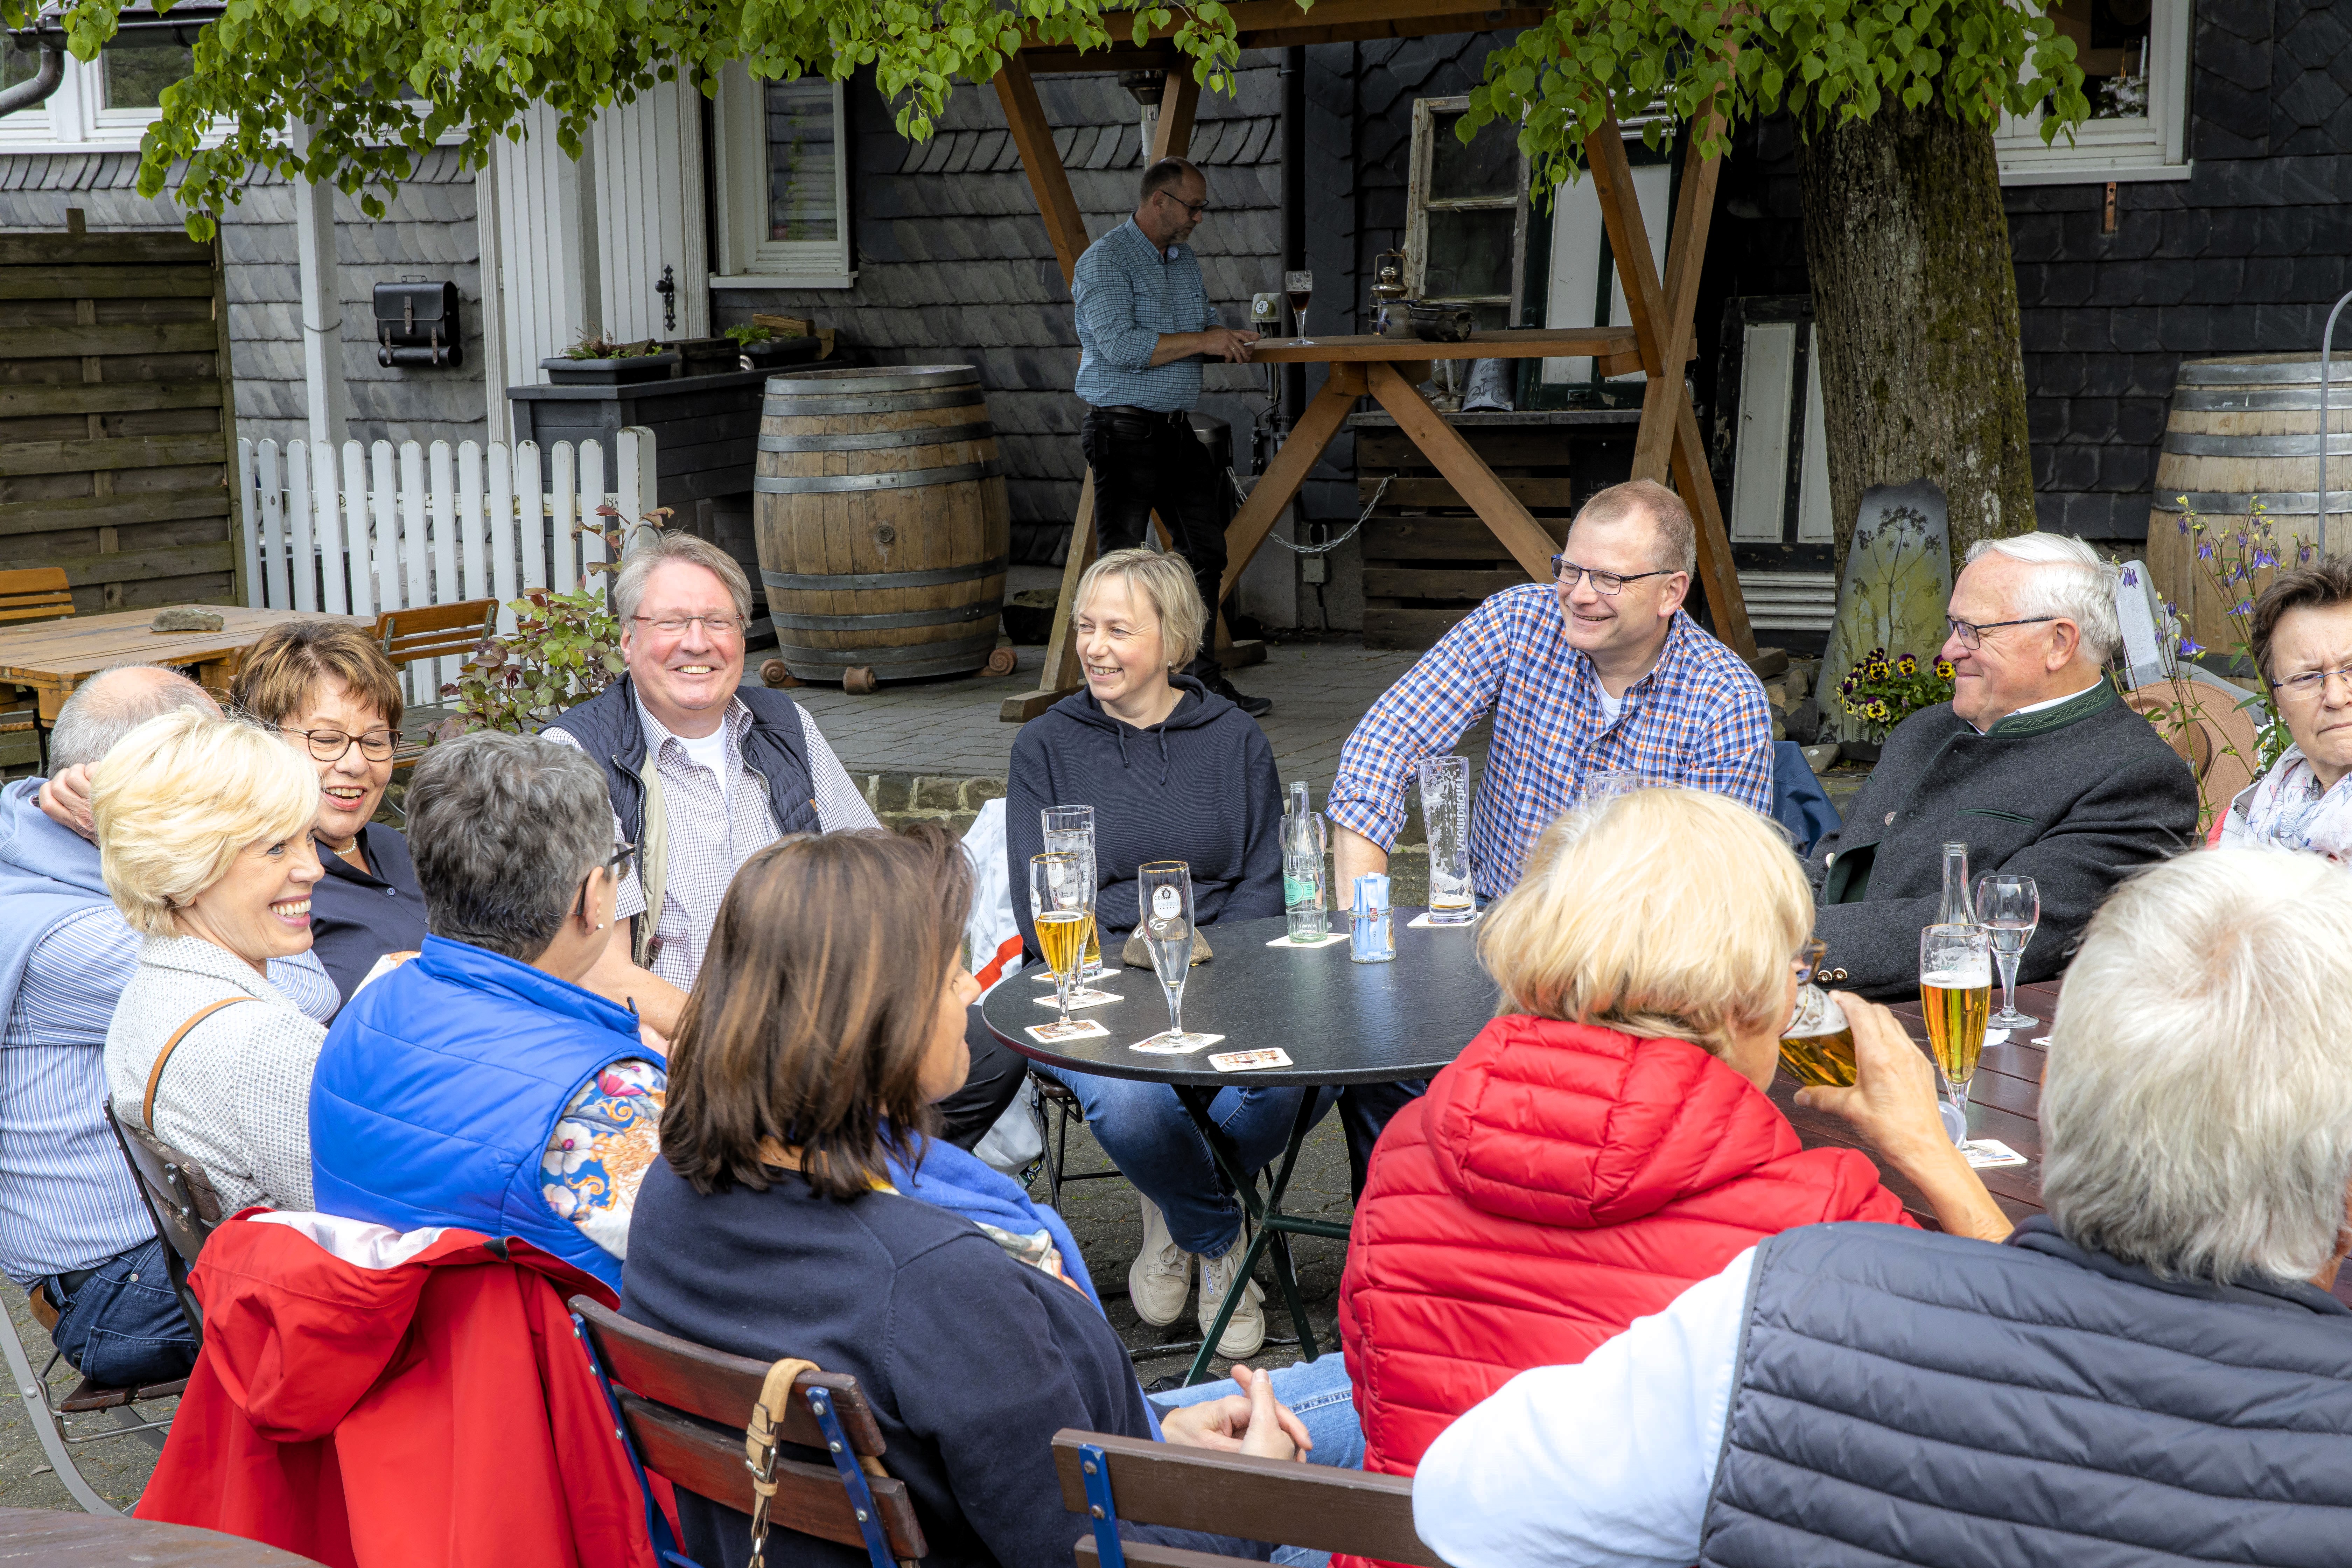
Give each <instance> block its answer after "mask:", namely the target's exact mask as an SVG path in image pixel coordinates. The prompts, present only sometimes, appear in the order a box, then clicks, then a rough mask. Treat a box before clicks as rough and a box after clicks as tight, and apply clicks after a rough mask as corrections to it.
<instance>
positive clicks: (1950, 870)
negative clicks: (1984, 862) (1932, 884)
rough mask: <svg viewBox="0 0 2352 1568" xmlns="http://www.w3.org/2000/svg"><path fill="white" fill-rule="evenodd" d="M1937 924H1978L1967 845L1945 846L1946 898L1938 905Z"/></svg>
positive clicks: (1953, 844)
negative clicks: (1972, 897) (1970, 896)
mask: <svg viewBox="0 0 2352 1568" xmlns="http://www.w3.org/2000/svg"><path fill="white" fill-rule="evenodd" d="M1936 923H1937V925H1952V926H1972V925H1974V924H1976V923H1977V911H1976V905H1975V903H1974V901H1973V900H1971V899H1970V898H1969V847H1968V846H1967V845H1965V844H1959V843H1952V844H1947V845H1945V846H1944V896H1943V899H1942V900H1940V901H1939V902H1938V903H1937V905H1936Z"/></svg>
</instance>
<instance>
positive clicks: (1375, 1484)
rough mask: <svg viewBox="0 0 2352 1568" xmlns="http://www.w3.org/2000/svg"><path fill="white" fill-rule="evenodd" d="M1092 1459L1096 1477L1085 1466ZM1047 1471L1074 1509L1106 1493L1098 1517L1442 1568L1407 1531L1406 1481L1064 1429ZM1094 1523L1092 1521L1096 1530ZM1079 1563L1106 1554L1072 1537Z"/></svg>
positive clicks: (1186, 1565) (1140, 1545) (1142, 1551)
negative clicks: (1091, 1491)
mask: <svg viewBox="0 0 2352 1568" xmlns="http://www.w3.org/2000/svg"><path fill="white" fill-rule="evenodd" d="M1097 1456H1099V1461H1098V1462H1099V1463H1100V1464H1101V1465H1102V1466H1103V1467H1104V1468H1103V1472H1102V1473H1101V1474H1100V1475H1099V1476H1089V1475H1088V1474H1087V1470H1086V1467H1087V1464H1088V1463H1089V1462H1090V1461H1095V1460H1096V1459H1097ZM1054 1468H1055V1470H1056V1471H1058V1472H1059V1473H1060V1476H1061V1478H1062V1500H1063V1502H1064V1503H1066V1505H1068V1506H1069V1508H1070V1509H1071V1510H1074V1511H1076V1513H1078V1514H1080V1515H1085V1514H1087V1512H1088V1511H1089V1510H1090V1509H1091V1508H1092V1507H1094V1506H1096V1500H1095V1499H1094V1498H1092V1497H1089V1495H1088V1483H1089V1482H1095V1483H1097V1486H1098V1487H1099V1489H1101V1490H1103V1491H1105V1492H1107V1493H1108V1506H1106V1507H1105V1508H1104V1523H1105V1524H1110V1525H1112V1526H1113V1530H1114V1535H1115V1533H1116V1526H1115V1521H1118V1520H1122V1519H1123V1520H1126V1521H1129V1523H1131V1524H1164V1525H1168V1526H1171V1527H1172V1528H1174V1529H1178V1530H1200V1531H1211V1532H1213V1533H1214V1534H1218V1535H1238V1536H1241V1537H1243V1538H1244V1540H1249V1541H1270V1542H1275V1543H1276V1544H1277V1545H1283V1546H1301V1547H1307V1548H1309V1549H1312V1550H1317V1551H1323V1552H1349V1553H1351V1554H1353V1555H1355V1556H1358V1557H1370V1558H1377V1559H1381V1560H1384V1561H1387V1562H1390V1563H1415V1564H1419V1565H1420V1568H1445V1562H1444V1559H1443V1558H1441V1557H1439V1556H1438V1555H1437V1553H1436V1552H1432V1551H1431V1550H1430V1549H1429V1548H1428V1547H1427V1546H1426V1545H1424V1544H1423V1542H1422V1539H1421V1537H1420V1535H1419V1534H1417V1533H1416V1532H1415V1531H1414V1530H1413V1528H1412V1477H1410V1476H1383V1475H1375V1474H1371V1473H1369V1472H1367V1471H1363V1470H1342V1469H1338V1468H1333V1467H1330V1466H1328V1465H1305V1464H1299V1463H1297V1461H1295V1460H1283V1459H1260V1458H1252V1457H1250V1456H1248V1455H1245V1454H1227V1453H1220V1452H1218V1451H1216V1450H1214V1449H1210V1448H1190V1447H1181V1446H1178V1445H1175V1444H1171V1443H1153V1442H1149V1441H1146V1440H1145V1439H1142V1438H1139V1437H1114V1436H1110V1435H1109V1434H1108V1433H1103V1432H1079V1431H1075V1430H1071V1429H1069V1428H1065V1429H1063V1430H1062V1431H1059V1432H1056V1433H1055V1434H1054ZM1097 1528H1099V1527H1097ZM1120 1554H1121V1555H1122V1556H1123V1557H1124V1558H1125V1560H1126V1561H1127V1562H1128V1563H1137V1564H1150V1565H1152V1568H1209V1565H1210V1564H1212V1563H1225V1562H1240V1561H1243V1560H1242V1559H1239V1558H1225V1557H1214V1556H1203V1555H1202V1554H1201V1553H1199V1552H1186V1551H1181V1550H1178V1549H1176V1548H1172V1547H1165V1546H1151V1545H1148V1544H1146V1543H1144V1542H1133V1541H1129V1542H1120ZM1076 1557H1077V1563H1078V1568H1098V1565H1099V1564H1101V1563H1103V1561H1104V1554H1103V1552H1101V1550H1100V1548H1099V1547H1098V1546H1097V1537H1096V1536H1095V1535H1093V1534H1091V1533H1089V1534H1087V1535H1084V1536H1081V1537H1079V1539H1078V1542H1077V1552H1076Z"/></svg>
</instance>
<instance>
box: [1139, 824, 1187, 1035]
mask: <svg viewBox="0 0 2352 1568" xmlns="http://www.w3.org/2000/svg"><path fill="white" fill-rule="evenodd" d="M1135 901H1136V906H1137V907H1136V911H1135V912H1136V925H1137V928H1138V929H1139V930H1140V931H1142V932H1143V944H1144V946H1146V947H1148V948H1150V950H1151V967H1152V970H1153V972H1154V973H1157V974H1158V975H1159V976H1160V989H1161V990H1162V991H1165V992H1166V993H1168V1032H1169V1033H1170V1034H1171V1035H1181V1034H1182V1033H1183V1032H1184V976H1185V975H1186V974H1188V973H1191V971H1192V868H1191V867H1190V866H1187V865H1186V864H1185V863H1184V862H1183V861H1181V860H1147V861H1145V862H1144V863H1143V865H1142V866H1141V867H1140V868H1138V869H1137V871H1136V874H1135Z"/></svg>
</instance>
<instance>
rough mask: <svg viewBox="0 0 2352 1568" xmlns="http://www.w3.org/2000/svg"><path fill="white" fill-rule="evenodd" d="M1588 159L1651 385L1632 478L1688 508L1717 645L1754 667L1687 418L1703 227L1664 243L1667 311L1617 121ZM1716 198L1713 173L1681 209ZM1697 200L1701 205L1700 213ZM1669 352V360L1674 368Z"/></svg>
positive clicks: (1602, 129)
mask: <svg viewBox="0 0 2352 1568" xmlns="http://www.w3.org/2000/svg"><path fill="white" fill-rule="evenodd" d="M1584 157H1585V164H1586V167H1587V168H1589V169H1590V170H1591V174H1592V183H1593V190H1594V194H1595V195H1597V196H1598V197H1599V198H1600V203H1601V222H1602V224H1603V225H1604V226H1606V227H1607V229H1608V231H1609V248H1610V250H1611V251H1612V253H1613V254H1614V255H1615V257H1616V258H1617V276H1618V279H1619V280H1620V282H1622V284H1623V286H1624V289H1625V305H1626V309H1627V310H1628V311H1629V312H1630V313H1631V314H1632V316H1633V338H1634V343H1635V346H1636V347H1637V349H1638V350H1639V352H1640V353H1641V356H1642V368H1643V371H1645V372H1646V373H1647V374H1648V376H1649V384H1648V386H1647V388H1646V389H1645V390H1644V392H1643V397H1642V428H1641V434H1640V435H1639V436H1638V437H1636V441H1635V446H1634V463H1633V477H1634V478H1635V479H1658V480H1664V479H1666V478H1667V477H1668V475H1669V472H1671V474H1672V479H1673V483H1674V488H1675V492H1676V493H1677V494H1679V495H1680V496H1681V497H1682V498H1683V504H1684V505H1685V506H1687V507H1689V508H1690V512H1691V522H1692V524H1693V527H1694V529H1695V531H1696V533H1697V535H1698V580H1699V586H1700V587H1701V589H1702V590H1703V591H1704V592H1705V593H1706V603H1707V608H1708V609H1709V610H1711V611H1713V612H1714V616H1715V633H1716V636H1717V637H1719V638H1721V639H1722V641H1723V642H1724V643H1725V644H1726V645H1727V647H1730V648H1731V649H1732V651H1733V652H1735V653H1737V654H1738V655H1739V656H1740V657H1741V658H1755V657H1756V637H1755V634H1754V633H1753V632H1751V631H1749V629H1748V605H1747V602H1746V600H1745V599H1744V598H1743V597H1742V595H1741V594H1740V591H1739V574H1738V569H1737V568H1736V567H1735V566H1734V564H1733V563H1732V559H1731V536H1730V534H1729V532H1728V531H1727V530H1726V529H1725V527H1724V524H1723V508H1722V506H1721V505H1720V504H1719V503H1718V502H1717V498H1716V493H1715V478H1714V476H1713V475H1712V474H1711V473H1709V472H1708V470H1707V466H1706V447H1705V446H1704V444H1703V443H1702V442H1701V439H1700V437H1699V430H1698V417H1697V416H1696V415H1695V414H1693V413H1692V412H1691V405H1690V397H1689V395H1688V392H1687V389H1686V388H1685V384H1684V381H1683V364H1684V361H1685V357H1686V356H1687V355H1688V353H1689V348H1688V346H1687V345H1688V344H1689V342H1690V341H1691V320H1690V315H1691V311H1692V310H1695V309H1696V304H1697V300H1698V273H1699V264H1700V260H1701V258H1703V257H1704V254H1705V252H1704V249H1703V248H1700V249H1693V248H1692V247H1691V241H1692V240H1693V239H1696V240H1698V241H1700V242H1701V245H1702V246H1703V244H1704V240H1705V236H1706V225H1705V223H1704V222H1694V223H1692V224H1691V225H1689V226H1687V227H1686V228H1685V230H1684V231H1683V232H1682V233H1680V234H1670V235H1669V236H1668V242H1669V246H1670V247H1674V246H1680V247H1683V248H1682V249H1681V251H1680V253H1679V255H1676V254H1670V255H1669V257H1668V271H1669V275H1670V276H1671V277H1673V279H1674V280H1675V285H1676V288H1675V295H1676V298H1675V300H1673V301H1672V302H1669V300H1668V299H1667V294H1666V290H1665V289H1664V287H1663V286H1662V285H1661V284H1660V282H1659V280H1658V269H1657V264H1656V263H1655V262H1654V260H1652V258H1651V256H1650V237H1649V235H1648V233H1647V232H1646V230H1645V229H1644V227H1643V222H1642V206H1641V203H1640V201H1639V200H1638V199H1636V197H1635V195H1634V194H1633V168H1632V166H1631V165H1630V164H1629V163H1627V161H1626V158H1625V140H1624V137H1623V135H1622V132H1620V131H1619V130H1618V128H1617V121H1616V118H1615V116H1613V115H1608V114H1604V115H1602V116H1601V123H1600V125H1599V126H1597V127H1596V128H1595V129H1594V130H1593V132H1592V133H1591V135H1589V136H1587V137H1586V138H1585V139H1584ZM1707 162H1709V163H1712V160H1708V161H1707ZM1695 185H1703V186H1704V189H1703V190H1701V189H1697V188H1695ZM1714 191H1715V181H1714V176H1713V174H1712V173H1711V172H1708V173H1707V174H1706V175H1705V177H1704V179H1703V180H1701V181H1698V182H1694V181H1692V180H1691V179H1690V178H1689V177H1688V176H1687V175H1685V181H1684V188H1683V205H1685V207H1696V208H1697V209H1698V210H1705V211H1708V212H1709V213H1710V214H1711V211H1712V208H1713V206H1714V199H1713V198H1714ZM1702 195H1704V196H1705V197H1706V201H1705V203H1704V204H1703V205H1700V202H1699V198H1700V197H1701V196H1702ZM1669 353H1672V354H1673V355H1674V356H1675V357H1674V358H1673V359H1672V360H1671V361H1669V360H1668V358H1667V355H1668V354H1669Z"/></svg>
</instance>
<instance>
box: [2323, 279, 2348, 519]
mask: <svg viewBox="0 0 2352 1568" xmlns="http://www.w3.org/2000/svg"><path fill="white" fill-rule="evenodd" d="M2347 305H2352V294H2347V295H2345V296H2344V298H2342V299H2341V300H2336V309H2334V310H2330V311H2328V312H2327V325H2326V327H2325V328H2324V329H2323V330H2322V331H2320V334H2319V555H2320V559H2321V560H2323V561H2324V560H2326V558H2327V374H2328V364H2329V362H2330V361H2331V360H2333V359H2334V357H2335V351H2336V317H2338V316H2340V315H2342V314H2343V313H2344V307H2345V306H2347Z"/></svg>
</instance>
